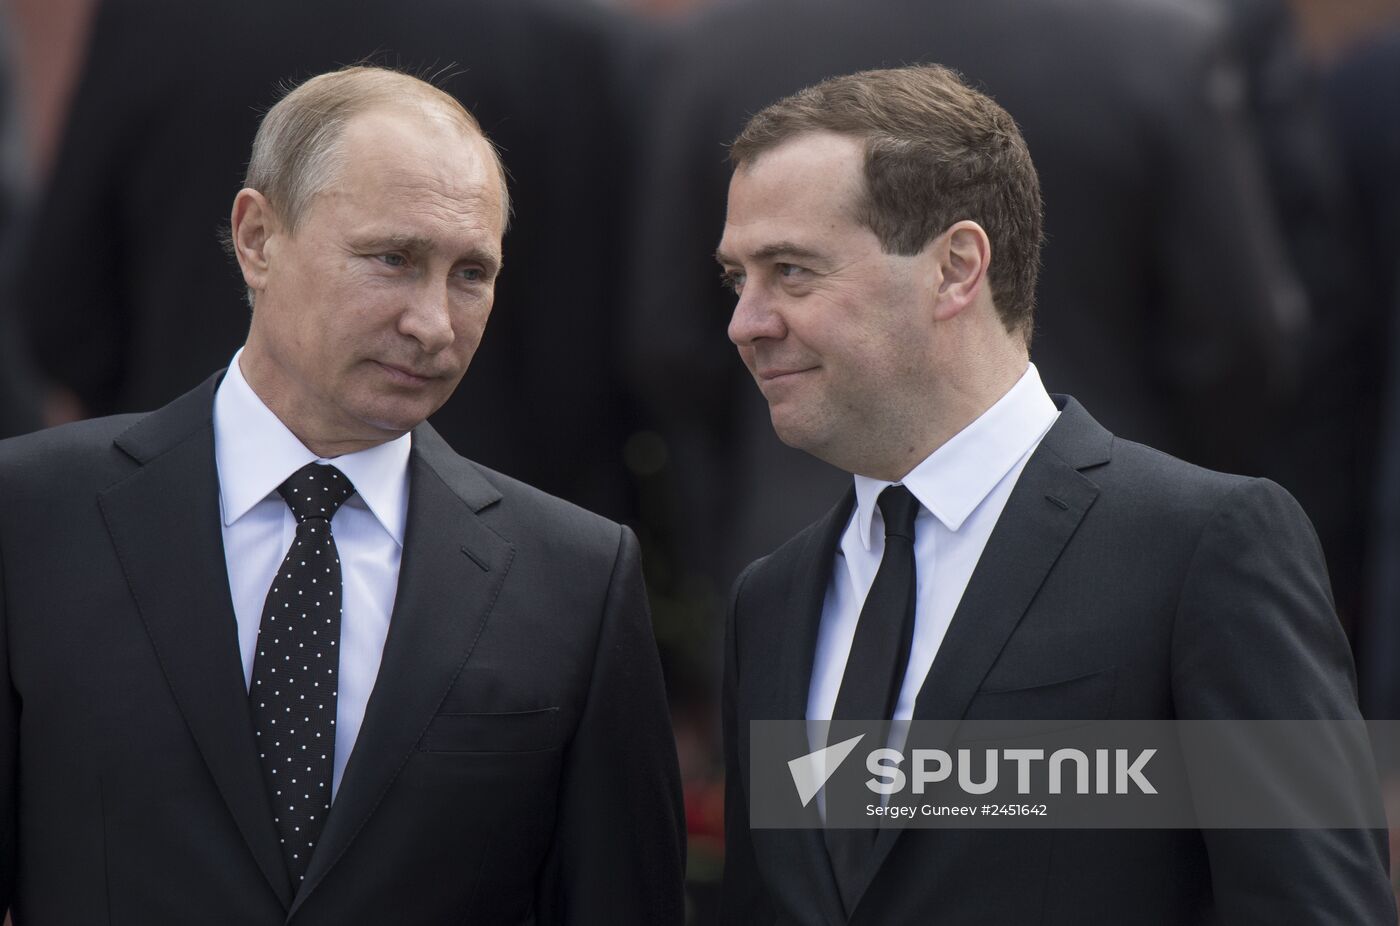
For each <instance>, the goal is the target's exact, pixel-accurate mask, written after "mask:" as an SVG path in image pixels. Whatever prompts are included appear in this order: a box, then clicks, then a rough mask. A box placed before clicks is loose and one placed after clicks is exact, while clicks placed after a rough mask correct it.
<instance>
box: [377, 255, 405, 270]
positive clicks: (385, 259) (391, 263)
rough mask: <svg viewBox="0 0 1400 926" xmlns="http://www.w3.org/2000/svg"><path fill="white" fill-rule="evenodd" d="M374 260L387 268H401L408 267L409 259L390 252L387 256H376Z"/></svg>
mask: <svg viewBox="0 0 1400 926" xmlns="http://www.w3.org/2000/svg"><path fill="white" fill-rule="evenodd" d="M374 258H375V260H377V261H379V262H380V263H381V264H384V265H385V266H386V267H394V268H399V267H407V266H408V258H406V257H404V256H403V255H402V254H400V253H398V252H397V251H390V252H388V253H386V254H376V255H374Z"/></svg>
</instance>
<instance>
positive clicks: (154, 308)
mask: <svg viewBox="0 0 1400 926" xmlns="http://www.w3.org/2000/svg"><path fill="white" fill-rule="evenodd" d="M1397 16H1400V0H1350V2H1348V3H1345V4H1339V3H1335V2H1334V0H1030V2H1027V0H984V2H983V3H978V4H970V3H954V2H952V0H861V2H856V0H594V2H586V0H340V2H332V0H300V2H297V3H290V4H288V3H283V4H276V3H273V2H272V0H219V2H209V3H201V4H191V3H183V2H179V0H0V436H2V435H5V434H10V433H19V432H22V431H25V430H29V429H31V428H33V427H36V426H38V425H39V424H40V423H41V422H42V423H49V424H52V423H56V422H58V421H62V420H68V419H71V418H75V417H82V416H85V415H95V414H105V413H109V412H117V411H139V410H144V409H149V408H154V407H157V406H159V405H161V404H163V403H165V402H167V401H169V400H170V399H171V398H173V397H174V396H176V395H177V394H179V393H180V392H182V391H184V390H186V389H188V388H190V387H192V386H194V385H196V384H197V383H198V382H199V381H200V380H201V379H202V378H203V376H204V374H205V373H206V371H207V370H208V369H210V368H211V367H214V366H217V365H219V364H222V363H224V362H226V361H227V359H228V358H229V356H231V354H232V352H233V349H234V348H235V347H236V346H237V344H239V343H240V342H241V341H242V338H243V335H244V333H245V331H246V326H247V324H248V318H249V316H248V308H247V305H246V303H245V302H244V301H243V292H242V287H241V284H240V281H239V279H238V275H237V273H236V271H235V268H234V266H233V264H232V262H231V261H230V260H229V259H228V258H227V257H226V256H225V255H224V254H223V253H222V251H221V249H220V246H219V243H218V237H217V236H218V231H219V228H220V227H221V226H222V224H223V223H224V222H225V221H226V220H227V215H228V211H229V205H230V203H231V202H232V199H233V195H234V193H235V192H236V191H237V190H238V188H239V186H240V181H241V179H242V176H243V171H244V163H243V160H242V159H243V157H244V156H245V153H246V151H247V149H248V144H249V141H250V139H251V137H252V133H253V130H254V127H255V125H256V121H257V118H258V115H259V113H260V112H262V111H263V110H265V109H266V108H267V107H269V106H270V105H271V104H272V103H273V102H274V101H275V100H276V99H277V96H278V87H279V85H281V84H283V83H284V82H287V81H295V80H296V79H299V78H303V77H306V76H308V75H310V74H313V73H316V72H318V71H323V70H327V69H330V68H333V67H336V66H338V65H341V64H348V63H353V62H356V61H359V60H362V59H366V58H368V59H370V60H372V61H374V62H376V63H382V64H388V65H392V66H399V67H402V68H405V69H407V70H410V71H414V72H417V73H422V74H428V75H432V74H436V75H437V77H438V79H437V83H439V84H440V85H442V86H443V87H444V88H445V89H447V90H449V91H450V92H452V93H453V94H455V95H456V96H458V97H459V98H460V99H461V100H462V102H463V103H465V104H466V105H467V106H468V107H469V108H471V109H472V110H473V112H475V113H476V114H477V116H478V117H479V118H480V120H481V122H482V125H483V127H484V128H485V129H486V131H487V132H488V133H490V134H491V136H492V137H493V138H494V139H495V140H496V141H497V142H498V143H499V144H500V145H501V147H502V149H503V156H504V158H505V161H506V164H507V166H508V167H509V168H510V171H511V173H512V184H511V187H512V195H513V197H514V199H515V204H516V213H515V217H514V222H513V227H512V230H511V231H510V232H509V234H508V235H507V238H506V242H505V248H506V269H505V273H504V274H503V276H502V278H501V282H500V285H499V287H498V292H497V305H496V310H495V313H494V314H493V318H492V322H491V325H490V328H489V331H488V333H487V336H486V339H485V341H484V343H483V345H482V348H481V350H480V352H479V353H478V355H477V358H476V360H475V362H474V364H473V367H472V369H471V371H470V372H469V373H468V374H467V377H466V379H465V380H464V382H463V385H462V387H461V389H460V390H459V396H458V397H457V398H456V399H454V400H453V401H452V402H450V403H449V404H448V405H447V406H446V407H444V409H443V410H442V411H441V412H440V413H439V414H438V415H437V416H435V418H434V424H435V425H436V426H437V427H438V428H439V430H440V431H441V432H442V433H443V434H444V436H446V437H447V438H448V439H449V441H451V443H452V444H453V446H454V448H455V449H457V450H458V451H459V452H461V453H463V454H465V455H467V456H470V457H473V458H475V459H477V460H480V461H481V462H482V463H484V464H486V465H490V466H497V467H500V468H502V469H504V470H506V471H508V472H511V473H513V474H518V475H519V476H521V477H522V478H525V479H526V480H527V481H531V482H534V483H535V484H537V485H540V486H541V487H543V488H545V489H547V490H550V491H552V492H555V493H557V494H560V495H563V496H564V497H566V498H569V499H571V500H573V501H575V502H578V503H580V504H583V505H585V506H588V507H591V508H594V509H596V510H598V511H600V512H602V513H604V514H607V515H609V516H611V517H613V518H617V519H620V520H624V521H626V522H628V523H630V524H631V525H632V526H633V527H634V528H636V529H637V531H638V533H639V535H640V536H641V538H642V542H643V548H644V550H645V554H646V558H647V563H646V565H647V573H648V580H649V583H650V591H651V594H652V602H653V614H654V619H655V622H656V630H657V635H658V639H659V641H660V644H661V646H662V649H663V657H664V660H665V666H666V669H667V675H668V684H669V687H670V691H671V694H672V699H673V713H674V718H675V722H676V730H677V738H678V742H679V745H680V749H681V758H682V766H683V773H684V775H685V777H686V782H687V813H688V816H689V823H690V828H691V834H692V846H691V871H692V877H693V879H694V882H695V883H694V894H693V896H694V902H695V911H694V912H695V922H697V923H705V922H710V919H709V916H710V914H709V912H708V910H709V908H708V907H707V904H708V902H709V900H710V896H709V894H708V893H707V885H708V884H710V883H712V882H713V880H714V879H717V877H718V873H719V866H720V864H721V859H720V857H719V847H720V846H722V832H721V823H720V820H721V814H720V790H719V786H720V783H719V780H718V776H719V771H718V763H717V761H716V759H717V752H716V747H715V743H716V742H717V739H718V737H717V731H716V730H715V720H716V716H717V715H716V711H715V705H714V701H713V698H714V690H715V685H714V682H715V675H716V673H717V672H718V666H719V661H718V658H717V652H718V650H717V643H718V634H719V628H720V627H721V626H722V625H721V622H720V609H721V608H722V607H723V602H724V599H725V597H726V594H727V591H728V586H729V583H730V582H731V581H732V579H733V577H734V575H735V574H736V572H737V570H738V569H739V568H740V567H741V566H742V565H744V564H745V563H747V562H748V561H749V560H750V559H752V558H754V557H755V556H758V555H762V554H763V553H766V552H768V551H769V550H770V549H771V548H772V547H773V545H774V544H775V543H776V542H777V541H778V540H780V539H781V538H783V537H786V536H788V535H790V534H791V533H792V532H793V531H795V530H796V529H797V527H799V526H801V525H802V524H805V523H806V522H807V521H809V520H810V519H811V518H813V517H815V515H816V514H817V513H819V512H820V511H822V510H824V509H825V507H826V505H827V502H828V500H829V499H831V498H833V497H834V495H835V493H836V492H837V491H839V489H840V488H841V486H842V485H843V480H842V477H841V475H840V474H839V473H836V472H835V471H834V470H831V469H829V468H828V467H826V466H825V465H824V464H821V463H818V462H817V461H815V460H814V459H812V458H809V457H806V456H805V455H803V454H800V453H798V452H797V451H793V450H790V449H788V448H786V447H784V446H783V445H781V444H780V443H779V442H778V441H777V439H776V438H775V437H774V436H773V434H772V429H771V427H770V426H769V424H768V420H767V411H766V408H765V407H764V405H763V403H762V402H761V400H760V399H759V398H758V397H757V395H756V393H755V390H753V388H752V386H750V385H749V384H748V383H747V382H745V380H744V377H745V376H747V374H746V373H745V372H744V370H743V367H742V365H741V364H740V363H739V362H738V361H737V358H736V356H735V353H734V349H733V346H732V345H730V344H729V342H728V341H727V339H726V335H725V328H726V325H727V323H728V320H729V315H730V312H731V310H732V307H733V297H732V296H730V295H726V294H725V293H724V292H723V291H722V290H721V288H720V286H719V275H718V269H717V267H716V266H715V264H714V262H713V260H712V258H711V256H710V255H711V254H712V252H713V250H714V247H715V245H716V243H717V241H718V237H719V232H720V229H721V228H722V226H723V221H724V211H725V190H726V186H727V183H728V177H729V169H728V167H727V162H726V157H725V151H724V144H725V143H726V142H727V141H729V139H730V138H732V137H733V135H734V134H735V133H736V132H737V131H738V129H739V127H740V126H741V125H742V124H743V122H744V121H745V119H746V117H747V116H748V115H749V114H750V113H751V112H753V111H755V110H757V109H758V108H760V107H762V106H763V105H766V104H767V103H770V102H772V101H773V100H775V99H776V98H778V97H779V96H782V95H784V94H786V93H789V92H791V91H794V90H796V89H798V88H799V87H801V86H804V85H806V84H809V83H812V82H815V81H816V80H819V79H821V78H823V77H827V76H830V75H833V74H837V73H842V72H847V71H854V70H858V69H862V68H870V67H879V66H885V65H899V64H904V63H913V62H923V61H931V62H938V63H942V64H946V65H949V66H952V67H955V68H957V69H959V70H961V71H962V72H963V73H964V74H966V75H967V76H968V77H969V78H970V79H971V80H972V81H973V82H974V83H976V84H978V85H979V86H980V87H981V88H982V89H985V90H986V91H988V92H989V93H990V94H991V95H992V96H993V97H995V98H996V99H997V100H998V102H1000V103H1001V104H1002V105H1004V106H1005V107H1006V108H1007V109H1008V110H1009V111H1010V112H1011V113H1012V114H1013V115H1014V116H1015V117H1016V118H1017V120H1018V122H1020V124H1021V127H1022V130H1023V132H1024V134H1025V135H1026V138H1027V140H1028V142H1029V144H1030V146H1031V151H1032V155H1033V157H1034V158H1035V161H1036V164H1037V166H1038V168H1039V169H1040V172H1041V177H1042V183H1043V186H1044V192H1045V197H1046V202H1047V221H1046V230H1047V234H1048V238H1049V240H1048V242H1047V246H1046V249H1045V255H1044V259H1045V268H1044V272H1043V273H1042V276H1041V289H1040V292H1039V319H1040V322H1041V324H1040V325H1039V336H1038V337H1037V339H1036V341H1035V344H1034V345H1033V348H1032V359H1033V360H1034V361H1035V362H1036V363H1037V365H1038V366H1039V368H1040V370H1041V373H1042V376H1043V377H1044V379H1045V382H1046V385H1047V386H1048V387H1049V388H1050V389H1051V390H1052V391H1060V392H1069V393H1071V394H1074V395H1077V396H1079V397H1080V398H1082V399H1084V400H1085V401H1086V403H1091V407H1092V408H1094V409H1095V413H1096V414H1098V415H1100V417H1101V418H1102V420H1103V423H1104V424H1105V425H1106V426H1108V427H1110V428H1112V429H1114V430H1116V431H1117V432H1118V433H1120V434H1123V435H1124V436H1125V437H1129V438H1136V439H1140V440H1143V441H1146V442H1148V443H1153V444H1155V445H1157V446H1161V447H1163V448H1164V449H1167V450H1170V451H1172V452H1174V453H1176V454H1178V455H1180V456H1183V457H1186V458H1187V459H1190V460H1192V461H1194V462H1198V463H1202V464H1205V465H1208V466H1213V467H1217V468H1223V469H1231V470H1236V471H1242V472H1247V473H1253V474H1258V475H1268V476H1271V477H1273V478H1275V479H1277V480H1278V481H1280V482H1282V483H1283V484H1284V485H1285V486H1286V487H1287V488H1288V489H1289V490H1290V491H1292V492H1293V493H1294V494H1295V495H1296V496H1297V497H1298V498H1299V500H1300V501H1301V502H1302V503H1303V505H1304V507H1305V509H1306V510H1307V511H1308V513H1309V515H1310V516H1311V517H1312V519H1313V521H1314V523H1315V524H1316V525H1317V527H1318V531H1319V534H1320V535H1321V538H1322V541H1323V544H1324V547H1325V549H1326V552H1327V555H1328V560H1329V566H1330V569H1331V571H1332V581H1333V587H1334V591H1335V593H1336V597H1337V602H1338V608H1339V612H1340V613H1341V615H1342V617H1343V619H1344V621H1346V622H1347V623H1348V625H1349V629H1352V630H1354V632H1355V635H1354V641H1355V643H1356V645H1357V652H1358V662H1359V666H1360V673H1361V682H1362V687H1363V693H1364V696H1365V700H1364V706H1365V707H1366V708H1367V709H1368V710H1369V711H1370V712H1371V714H1372V715H1373V716H1392V717H1395V716H1400V681H1397V680H1400V367H1397V365H1396V364H1395V362H1394V359H1393V358H1395V357H1396V355H1397V348H1400V328H1397V327H1396V323H1397V321H1400V319H1398V318H1397V314H1400V313H1397V310H1400V290H1397V284H1400V270H1398V269H1397V268H1398V267H1400V264H1398V263H1397V260H1396V258H1397V257H1400V193H1398V192H1397V165H1400V134H1397V133H1400V70H1398V68H1400V65H1397V56H1400V37H1397V36H1396V35H1395V34H1394V33H1393V32H1391V33H1387V31H1386V29H1385V24H1386V23H1393V22H1395V21H1396V19H1397ZM1387 36H1388V37H1387ZM1091 281H1092V282H1091ZM468 409H470V412H468ZM774 485H781V486H784V487H785V488H784V490H783V491H781V492H773V491H772V490H771V487H772V486H774Z"/></svg>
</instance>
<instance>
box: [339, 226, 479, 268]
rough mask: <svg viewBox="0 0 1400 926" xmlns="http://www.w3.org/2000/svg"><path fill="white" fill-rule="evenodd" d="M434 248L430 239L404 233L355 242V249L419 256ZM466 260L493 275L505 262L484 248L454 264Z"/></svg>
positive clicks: (474, 249)
mask: <svg viewBox="0 0 1400 926" xmlns="http://www.w3.org/2000/svg"><path fill="white" fill-rule="evenodd" d="M434 246H435V245H434V242H433V241H432V239H430V238H425V237H424V236H422V235H413V234H407V233H402V232H400V233H394V234H388V235H370V236H368V237H366V238H364V239H361V240H359V241H356V242H355V247H357V248H361V249H364V250H370V251H373V250H379V249H381V248H386V249H393V250H403V251H409V252H411V253H419V254H421V253H423V252H424V251H431V250H432V249H433V248H434ZM464 260H470V261H476V262H478V263H481V264H484V265H486V266H487V267H488V268H490V270H491V271H492V272H493V273H498V272H500V270H501V267H502V266H503V265H504V261H502V260H501V256H500V255H499V254H498V253H496V252H495V251H492V250H487V249H483V248H472V249H471V250H469V251H467V252H466V253H465V254H463V255H462V256H461V257H459V258H458V259H457V260H456V261H455V262H454V263H460V262H461V261H464Z"/></svg>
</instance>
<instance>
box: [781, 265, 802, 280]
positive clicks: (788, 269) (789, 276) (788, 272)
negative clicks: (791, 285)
mask: <svg viewBox="0 0 1400 926" xmlns="http://www.w3.org/2000/svg"><path fill="white" fill-rule="evenodd" d="M773 269H774V270H776V271H777V272H778V276H780V277H782V278H783V279H785V280H793V279H800V278H801V277H802V275H803V274H805V273H806V272H807V268H806V267H799V266H798V265H797V264H787V263H777V264H774V265H773Z"/></svg>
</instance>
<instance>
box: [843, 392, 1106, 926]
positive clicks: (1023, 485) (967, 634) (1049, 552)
mask: <svg viewBox="0 0 1400 926" xmlns="http://www.w3.org/2000/svg"><path fill="white" fill-rule="evenodd" d="M1052 398H1053V399H1054V400H1055V403H1056V404H1057V405H1060V406H1061V412H1060V418H1059V419H1058V420H1057V421H1056V422H1055V424H1054V425H1052V426H1051V428H1050V430H1049V431H1048V432H1047V433H1046V435H1045V437H1044V438H1043V439H1042V440H1041V442H1040V446H1039V447H1037V448H1036V450H1035V452H1034V453H1032V455H1031V458H1030V459H1029V460H1028V461H1027V462H1026V467H1025V469H1023V470H1022V471H1021V476H1020V478H1019V479H1018V480H1017V481H1016V487H1015V488H1014V489H1012V491H1011V496H1010V498H1008V499H1007V501H1006V507H1005V508H1004V509H1003V510H1002V513H1001V516H1000V517H999V518H998V519H997V523H996V527H995V528H993V529H992V534H991V536H990V537H989V538H988V539H987V546H986V547H985V548H984V549H983V551H982V556H981V558H980V559H979V560H978V561H977V567H976V569H974V570H973V573H972V578H971V579H970V580H969V581H968V585H967V589H966V590H965V591H964V592H963V596H962V600H961V601H960V602H959V603H958V607H957V610H956V611H955V612H954V614H953V620H952V623H951V624H950V625H949V627H948V633H947V635H946V636H945V637H944V639H943V643H942V645H941V646H939V648H938V655H937V656H936V657H935V659H934V661H933V666H932V667H931V668H930V669H929V673H928V677H927V678H926V679H925V681H924V685H923V688H922V689H921V690H920V691H919V697H918V699H917V700H916V701H915V704H914V718H913V719H914V720H916V721H933V720H948V721H960V720H961V719H962V718H963V716H964V715H965V714H966V713H967V709H968V706H969V705H970V704H971V702H972V698H973V696H974V695H976V693H977V690H978V688H980V687H981V684H982V680H983V679H984V678H985V677H986V675H987V673H988V672H989V671H990V670H991V668H992V664H993V663H995V662H996V659H997V657H998V656H999V655H1000V654H1001V651H1002V649H1003V648H1004V647H1005V646H1006V641H1007V640H1009V639H1010V638H1011V634H1012V633H1013V632H1014V631H1015V630H1016V627H1017V625H1018V624H1020V622H1021V620H1022V618H1023V617H1024V616H1025V614H1026V611H1027V609H1028V608H1029V607H1030V604H1031V601H1032V600H1033V599H1034V598H1035V594H1036V592H1037V591H1039V590H1040V586H1041V585H1042V584H1043V583H1044V582H1045V578H1046V576H1048V575H1049V574H1050V570H1051V569H1052V568H1053V567H1054V565H1055V561H1056V560H1058V559H1059V557H1060V553H1061V551H1063V550H1064V548H1065V545H1066V544H1067V543H1069V540H1070V538H1071V537H1073V536H1074V532H1075V531H1076V530H1077V529H1078V528H1079V523H1080V522H1081V521H1082V520H1083V519H1084V516H1085V514H1087V513H1088V511H1089V508H1090V506H1092V505H1093V503H1094V500H1095V499H1096V498H1097V497H1098V494H1099V490H1098V486H1096V485H1095V484H1094V483H1093V482H1092V481H1091V480H1090V479H1089V478H1088V477H1087V476H1085V475H1084V474H1083V473H1082V472H1080V470H1083V469H1088V468H1089V467H1092V466H1098V465H1101V464H1104V463H1107V462H1108V461H1109V458H1110V455H1111V454H1110V450H1111V445H1112V441H1113V436H1112V435H1111V434H1109V432H1108V431H1106V430H1104V428H1103V427H1102V426H1101V425H1099V423H1098V422H1096V421H1094V419H1093V418H1091V417H1090V416H1089V413H1088V412H1086V411H1085V410H1084V408H1083V407H1082V406H1081V405H1080V404H1079V403H1078V402H1076V401H1075V400H1074V399H1072V398H1069V397H1067V396H1052ZM955 728H956V725H955V724H952V723H950V724H948V725H947V729H946V736H945V737H944V740H943V742H940V743H926V744H921V745H923V746H927V747H931V748H942V747H944V746H946V745H947V743H948V742H949V741H951V739H952V736H953V734H954V732H955ZM903 831H904V830H903V828H902V827H882V828H881V829H880V835H879V836H878V837H877V838H876V841H875V851H874V853H873V856H872V859H871V864H870V866H869V868H868V869H867V878H866V882H865V885H864V886H863V887H862V888H861V889H860V890H859V891H858V892H857V895H856V896H857V900H856V906H859V902H860V901H859V898H860V897H862V896H863V895H864V893H865V890H866V889H868V888H869V886H870V882H871V881H873V880H874V878H875V875H876V873H877V872H878V871H879V869H880V866H881V865H883V864H884V861H885V859H886V858H887V857H888V855H889V853H890V850H891V849H892V848H893V847H894V844H895V842H896V841H897V840H898V839H899V835H900V834H901V833H902V832H903Z"/></svg>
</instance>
